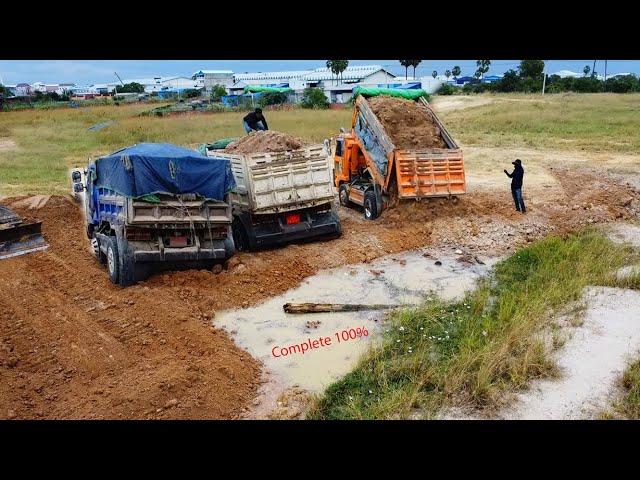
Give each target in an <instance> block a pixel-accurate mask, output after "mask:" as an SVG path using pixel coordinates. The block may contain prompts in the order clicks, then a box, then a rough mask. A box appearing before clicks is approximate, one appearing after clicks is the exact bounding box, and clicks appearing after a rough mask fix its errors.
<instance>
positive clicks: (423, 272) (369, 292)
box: [214, 252, 495, 392]
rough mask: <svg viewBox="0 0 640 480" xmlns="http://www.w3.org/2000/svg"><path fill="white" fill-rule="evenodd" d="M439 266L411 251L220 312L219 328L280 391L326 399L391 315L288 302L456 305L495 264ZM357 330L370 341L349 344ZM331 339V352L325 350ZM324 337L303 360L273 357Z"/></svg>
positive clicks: (448, 260) (450, 260) (446, 260)
mask: <svg viewBox="0 0 640 480" xmlns="http://www.w3.org/2000/svg"><path fill="white" fill-rule="evenodd" d="M435 260H436V259H435V258H426V257H424V256H423V255H422V253H421V252H407V253H404V254H395V255H392V256H389V257H383V258H380V259H378V260H376V261H374V262H371V263H369V264H366V265H365V264H360V265H353V266H348V267H341V268H336V269H331V270H326V271H323V272H320V273H318V274H316V275H314V276H312V277H309V278H308V279H307V280H306V281H305V282H303V284H302V285H300V286H299V287H298V288H295V289H292V290H289V291H288V292H286V293H284V294H283V295H280V296H278V297H274V298H272V299H270V300H268V301H266V302H265V303H263V304H261V305H258V306H256V307H253V308H247V309H241V310H231V311H226V312H221V313H219V314H218V315H216V318H215V319H214V323H215V325H216V326H219V327H220V326H221V327H224V328H225V329H226V330H227V331H229V332H230V333H231V335H232V337H233V338H234V340H235V341H236V343H237V344H238V345H239V346H240V347H242V348H244V349H246V350H247V351H248V352H249V353H251V354H252V355H253V356H254V357H256V358H259V359H260V360H262V361H263V362H264V365H265V367H266V369H267V370H268V371H269V372H270V373H271V374H272V375H274V376H275V377H276V379H277V381H278V383H280V384H281V385H283V386H285V387H287V386H291V385H299V386H300V387H301V388H303V389H306V390H308V391H311V392H319V391H321V390H322V389H323V388H324V387H326V386H327V385H328V384H330V383H331V382H333V381H334V380H336V379H338V378H339V377H340V376H342V375H344V374H346V373H347V372H348V371H349V370H351V369H352V368H353V366H354V365H355V364H356V362H357V360H358V357H359V355H360V354H361V353H362V352H364V351H365V349H366V348H367V346H368V344H369V343H370V342H371V339H372V338H375V333H376V332H377V331H378V330H379V329H380V328H383V327H382V326H381V319H382V318H383V316H384V312H380V311H362V312H344V313H342V312H341V313H315V314H306V315H305V314H287V313H284V311H283V309H282V306H283V305H284V304H285V303H287V302H318V303H362V304H387V305H388V304H416V303H420V302H421V301H424V299H425V298H426V297H427V296H429V295H438V296H440V297H443V298H446V299H452V298H455V297H458V296H460V295H462V294H463V293H464V292H465V290H468V289H470V288H472V287H473V284H474V282H475V280H476V279H477V278H478V277H479V276H480V275H483V274H484V273H486V272H487V271H488V269H489V268H490V266H491V265H492V264H493V263H495V260H486V261H485V265H481V264H474V265H468V264H463V263H460V262H458V261H456V259H455V258H454V257H442V258H439V260H440V261H441V262H442V265H440V266H438V265H436V264H435ZM309 322H314V323H315V322H319V324H317V325H316V326H314V325H311V324H310V323H309ZM358 327H361V328H362V327H364V328H365V329H366V330H367V331H368V332H369V335H368V336H361V337H358V338H356V339H355V340H353V339H348V340H346V341H345V340H342V336H341V333H340V332H342V331H343V330H347V331H348V330H349V329H351V328H353V329H356V328H358ZM336 333H337V334H338V336H340V340H341V341H338V338H337V337H336ZM352 336H353V334H352ZM327 337H328V338H330V339H331V344H330V345H326V343H327V340H326V338H327ZM320 338H324V339H325V341H324V342H322V343H324V344H325V345H324V346H322V345H319V343H320V342H317V344H318V347H317V348H313V349H310V350H307V351H306V352H305V353H304V354H302V353H296V352H292V353H290V354H288V355H287V356H279V357H276V356H274V347H275V354H276V355H279V354H281V349H282V348H286V347H290V346H292V345H300V344H301V343H303V342H305V341H308V340H311V342H313V340H319V339H320Z"/></svg>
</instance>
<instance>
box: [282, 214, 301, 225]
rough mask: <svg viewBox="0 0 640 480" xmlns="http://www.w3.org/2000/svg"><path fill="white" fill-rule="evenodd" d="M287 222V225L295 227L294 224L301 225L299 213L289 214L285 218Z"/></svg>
mask: <svg viewBox="0 0 640 480" xmlns="http://www.w3.org/2000/svg"><path fill="white" fill-rule="evenodd" d="M285 220H286V222H287V225H293V224H294V223H300V214H299V213H289V214H288V215H286V216H285Z"/></svg>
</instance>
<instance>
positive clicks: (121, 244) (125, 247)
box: [117, 237, 138, 287]
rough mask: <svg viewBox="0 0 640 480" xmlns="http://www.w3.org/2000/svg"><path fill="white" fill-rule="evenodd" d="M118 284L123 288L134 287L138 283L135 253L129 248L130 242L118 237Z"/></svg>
mask: <svg viewBox="0 0 640 480" xmlns="http://www.w3.org/2000/svg"><path fill="white" fill-rule="evenodd" d="M117 243H118V257H119V258H118V260H119V262H118V270H119V278H118V280H119V281H118V283H119V285H120V286H121V287H127V286H129V285H133V284H134V283H136V282H137V281H138V278H137V275H136V263H135V260H134V258H133V251H132V250H131V248H130V247H129V242H127V241H126V240H124V239H123V238H120V237H118V242H117Z"/></svg>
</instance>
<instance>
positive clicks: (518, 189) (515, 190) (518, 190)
mask: <svg viewBox="0 0 640 480" xmlns="http://www.w3.org/2000/svg"><path fill="white" fill-rule="evenodd" d="M511 163H512V164H513V165H514V166H515V168H514V169H513V172H512V173H509V172H507V171H506V170H505V171H504V173H506V174H507V177H509V178H510V179H511V194H512V195H513V201H514V202H515V204H516V210H517V211H518V212H522V213H527V209H526V208H525V207H524V200H523V199H522V177H524V168H522V162H521V161H520V159H519V158H517V159H516V160H514V161H513V162H511Z"/></svg>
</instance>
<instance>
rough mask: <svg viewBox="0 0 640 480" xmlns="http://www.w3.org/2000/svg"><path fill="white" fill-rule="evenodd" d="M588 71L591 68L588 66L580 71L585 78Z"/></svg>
mask: <svg viewBox="0 0 640 480" xmlns="http://www.w3.org/2000/svg"><path fill="white" fill-rule="evenodd" d="M590 71H591V67H590V66H589V65H585V66H584V68H583V69H582V73H584V76H585V77H586V76H587V75H589V72H590Z"/></svg>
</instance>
